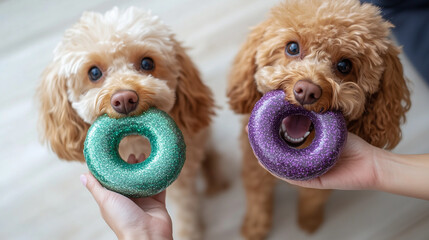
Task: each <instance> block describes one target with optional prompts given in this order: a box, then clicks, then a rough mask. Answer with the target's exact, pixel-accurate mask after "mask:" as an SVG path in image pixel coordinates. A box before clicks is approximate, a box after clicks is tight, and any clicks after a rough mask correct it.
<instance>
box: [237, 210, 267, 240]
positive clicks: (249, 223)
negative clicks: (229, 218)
mask: <svg viewBox="0 0 429 240" xmlns="http://www.w3.org/2000/svg"><path fill="white" fill-rule="evenodd" d="M270 229H271V216H268V215H267V216H263V215H259V216H254V217H249V216H246V218H245V219H244V222H243V226H241V234H242V235H243V237H244V238H245V239H247V240H262V239H265V238H266V236H267V234H268V232H269V230H270Z"/></svg>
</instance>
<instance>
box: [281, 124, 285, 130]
mask: <svg viewBox="0 0 429 240" xmlns="http://www.w3.org/2000/svg"><path fill="white" fill-rule="evenodd" d="M281 129H282V131H283V132H286V126H285V125H284V124H283V123H282V124H281Z"/></svg>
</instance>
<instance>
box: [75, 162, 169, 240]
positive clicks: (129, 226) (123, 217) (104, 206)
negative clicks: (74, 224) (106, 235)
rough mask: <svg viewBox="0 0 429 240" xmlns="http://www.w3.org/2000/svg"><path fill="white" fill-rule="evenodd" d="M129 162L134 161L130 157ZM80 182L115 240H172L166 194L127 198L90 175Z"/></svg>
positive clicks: (84, 176)
mask: <svg viewBox="0 0 429 240" xmlns="http://www.w3.org/2000/svg"><path fill="white" fill-rule="evenodd" d="M128 162H137V160H136V159H135V156H134V155H131V156H130V158H129V159H128ZM81 181H82V183H83V185H84V186H86V188H87V189H88V190H89V191H90V192H91V194H92V196H93V197H94V199H95V201H96V202H97V204H98V206H99V207H100V211H101V215H102V217H103V219H104V220H105V222H106V223H107V224H108V225H109V227H110V228H111V229H112V230H113V231H114V232H115V234H116V236H117V237H118V239H172V223H171V218H170V216H169V214H168V212H167V209H166V207H165V193H166V192H165V191H163V192H161V193H159V194H157V195H155V196H151V197H146V198H128V197H125V196H123V195H121V194H119V193H116V192H113V191H110V190H108V189H106V188H104V187H103V186H101V184H100V183H99V182H98V181H97V180H96V179H95V178H94V176H93V175H92V174H90V173H87V174H83V175H81Z"/></svg>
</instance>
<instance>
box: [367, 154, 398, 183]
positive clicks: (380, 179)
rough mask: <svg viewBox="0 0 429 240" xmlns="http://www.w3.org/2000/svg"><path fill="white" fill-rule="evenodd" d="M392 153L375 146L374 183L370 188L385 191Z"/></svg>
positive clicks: (389, 176) (389, 177) (389, 175)
mask: <svg viewBox="0 0 429 240" xmlns="http://www.w3.org/2000/svg"><path fill="white" fill-rule="evenodd" d="M392 157H393V153H391V152H389V151H386V150H383V149H379V148H377V149H376V150H375V152H374V158H373V161H374V175H375V179H374V184H373V187H372V189H373V190H379V191H386V186H387V184H386V183H387V182H389V179H391V171H392V163H391V162H390V161H391V158H392Z"/></svg>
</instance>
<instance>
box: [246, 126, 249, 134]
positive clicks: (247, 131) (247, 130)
mask: <svg viewBox="0 0 429 240" xmlns="http://www.w3.org/2000/svg"><path fill="white" fill-rule="evenodd" d="M246 133H249V126H248V125H246Z"/></svg>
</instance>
